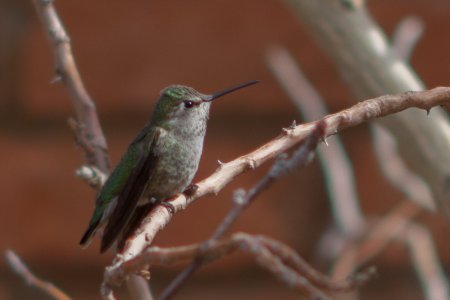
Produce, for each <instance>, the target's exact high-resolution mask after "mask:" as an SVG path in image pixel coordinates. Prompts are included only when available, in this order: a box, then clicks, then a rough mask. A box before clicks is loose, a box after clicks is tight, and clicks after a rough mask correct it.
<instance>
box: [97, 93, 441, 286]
mask: <svg viewBox="0 0 450 300" xmlns="http://www.w3.org/2000/svg"><path fill="white" fill-rule="evenodd" d="M448 102H450V88H446V87H439V88H435V89H432V90H428V91H423V92H408V93H401V94H396V95H386V96H382V97H378V98H374V99H370V100H366V101H363V102H360V103H358V104H356V105H354V106H353V107H351V108H349V109H346V110H343V111H341V112H338V113H335V114H332V115H329V116H327V117H325V118H324V119H323V121H324V122H325V123H326V132H325V136H329V135H333V134H336V133H337V132H338V131H340V130H342V129H345V128H347V127H350V126H356V125H358V124H361V123H362V122H366V121H369V120H373V119H374V118H378V117H382V116H386V115H388V114H393V113H396V112H399V111H402V110H404V109H407V108H410V107H417V108H422V109H425V110H430V109H431V108H432V107H433V106H436V105H441V104H444V103H448ZM314 124H315V122H312V123H307V124H303V125H298V126H291V127H290V128H285V129H283V132H282V134H281V135H280V136H278V137H277V138H275V139H273V140H272V141H270V142H268V143H267V144H265V145H263V146H261V147H260V148H258V149H256V150H255V151H253V152H251V153H249V154H246V155H243V156H241V157H239V158H237V159H235V160H233V161H231V162H229V163H225V164H222V165H221V166H220V167H219V168H218V169H217V170H216V172H215V173H214V174H212V175H211V176H209V177H208V178H206V179H204V180H202V181H201V182H199V183H198V184H197V187H198V188H197V190H196V191H195V192H194V193H193V194H192V195H190V196H189V197H187V196H186V195H184V194H179V195H177V196H175V197H174V198H173V199H171V200H170V202H171V204H172V206H173V208H174V213H176V212H179V211H181V210H184V209H185V208H186V207H187V206H188V205H189V204H190V203H192V202H193V201H195V200H196V199H198V198H199V197H201V196H205V195H208V194H217V193H218V192H219V191H220V190H221V189H222V188H223V187H224V186H225V185H226V184H227V183H229V182H230V181H231V180H233V179H234V178H235V177H236V176H238V175H239V174H241V173H243V172H245V171H248V170H252V169H254V168H256V167H258V166H260V165H261V164H262V163H264V162H266V161H267V160H269V159H271V158H273V157H276V156H277V155H279V154H281V153H282V152H284V151H286V150H287V149H289V148H291V147H292V146H293V145H295V144H297V143H298V142H299V141H301V140H303V139H304V138H305V137H306V136H308V135H309V134H310V133H311V131H312V130H314V128H315V125H314ZM172 216H173V215H172V214H170V213H169V211H168V210H167V209H166V208H165V207H164V206H157V207H155V208H154V209H153V210H152V211H151V212H150V213H149V214H148V216H147V217H146V218H145V219H144V220H143V222H142V224H141V225H140V227H139V228H138V230H137V231H136V232H135V234H134V236H131V237H130V238H129V240H128V241H127V243H126V245H125V247H124V251H123V252H122V253H120V254H119V255H118V256H117V257H116V260H115V264H114V265H113V266H111V267H109V268H107V270H106V271H105V280H104V287H105V285H107V283H108V279H107V278H109V274H110V273H111V272H114V269H116V268H118V267H119V266H120V265H121V264H122V263H123V261H126V260H129V259H131V258H132V257H134V256H136V255H137V254H139V253H140V252H142V251H143V249H145V248H146V247H147V246H149V245H150V244H151V242H152V241H153V239H154V237H155V236H156V234H157V233H158V232H159V231H160V230H162V229H163V228H164V227H165V225H166V224H167V223H168V222H170V220H171V218H172Z"/></svg>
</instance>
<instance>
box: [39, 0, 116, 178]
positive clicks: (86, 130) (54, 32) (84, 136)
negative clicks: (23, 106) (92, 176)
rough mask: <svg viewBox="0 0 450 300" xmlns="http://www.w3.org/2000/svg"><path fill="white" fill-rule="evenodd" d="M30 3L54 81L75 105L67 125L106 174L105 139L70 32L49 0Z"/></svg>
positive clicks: (107, 160)
mask: <svg viewBox="0 0 450 300" xmlns="http://www.w3.org/2000/svg"><path fill="white" fill-rule="evenodd" d="M33 3H34V6H35V7H36V10H37V12H38V14H39V17H40V19H41V21H42V23H43V25H44V28H45V30H46V32H47V36H48V38H49V41H50V44H51V46H52V50H53V54H54V59H55V66H56V81H62V82H64V84H65V85H66V87H67V90H68V91H69V94H70V96H71V99H72V105H73V107H74V108H75V114H76V120H74V119H70V120H69V125H70V127H71V128H72V130H73V131H74V132H75V135H76V138H77V142H78V144H79V145H80V146H81V147H82V149H83V150H84V153H85V156H86V160H87V162H88V164H90V165H94V166H96V167H97V168H98V169H100V170H101V171H102V172H104V173H107V172H109V167H110V165H109V158H108V153H107V145H106V139H105V137H104V135H103V131H102V128H101V126H100V122H99V120H98V117H97V111H96V108H95V104H94V101H92V99H91V97H90V96H89V94H88V92H87V91H86V89H85V87H84V84H83V81H82V80H81V76H80V74H79V72H78V69H77V66H76V64H75V59H74V57H73V54H72V49H71V46H70V38H69V35H68V34H67V32H66V31H65V29H64V26H63V25H62V22H61V21H60V19H59V16H58V13H57V12H56V9H55V7H54V5H53V1H52V0H33Z"/></svg>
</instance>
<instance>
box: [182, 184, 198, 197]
mask: <svg viewBox="0 0 450 300" xmlns="http://www.w3.org/2000/svg"><path fill="white" fill-rule="evenodd" d="M197 190H198V185H196V184H195V183H192V184H190V185H189V186H188V187H187V188H186V189H185V190H184V192H183V194H185V195H186V196H187V197H191V196H192V195H194V194H195V192H196V191H197Z"/></svg>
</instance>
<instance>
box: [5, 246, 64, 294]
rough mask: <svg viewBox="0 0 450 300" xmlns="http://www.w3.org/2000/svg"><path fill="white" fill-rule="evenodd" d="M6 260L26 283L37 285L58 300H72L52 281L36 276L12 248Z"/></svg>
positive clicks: (6, 254)
mask: <svg viewBox="0 0 450 300" xmlns="http://www.w3.org/2000/svg"><path fill="white" fill-rule="evenodd" d="M5 257H6V261H7V262H8V264H9V266H10V267H11V269H13V270H14V272H16V273H17V274H18V275H19V276H20V277H22V278H23V279H24V280H25V282H26V283H28V284H29V285H32V286H35V287H37V288H38V289H40V290H42V291H44V292H45V293H47V294H48V295H49V296H51V297H53V298H54V299H56V300H70V299H71V298H70V297H69V296H67V295H66V294H65V293H64V292H63V291H61V290H60V289H59V288H57V287H56V286H54V285H53V284H52V283H51V282H46V281H44V280H42V279H40V278H38V277H36V276H35V275H34V274H33V273H31V271H30V270H29V269H28V268H27V266H26V265H25V264H24V263H23V262H22V260H21V259H20V258H19V256H17V254H16V253H14V251H12V250H7V251H6V252H5Z"/></svg>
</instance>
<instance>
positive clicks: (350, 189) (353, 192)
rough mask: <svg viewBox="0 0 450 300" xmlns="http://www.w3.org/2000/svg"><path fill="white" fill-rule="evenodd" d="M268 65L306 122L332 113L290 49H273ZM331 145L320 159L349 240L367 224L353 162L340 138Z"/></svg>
mask: <svg viewBox="0 0 450 300" xmlns="http://www.w3.org/2000/svg"><path fill="white" fill-rule="evenodd" d="M266 62H267V65H268V66H269V68H270V70H271V71H272V74H273V75H274V76H275V78H276V79H277V80H278V83H279V84H280V85H281V87H283V90H284V91H285V92H286V93H287V94H288V95H289V98H290V99H291V100H292V102H293V103H294V104H295V106H297V108H298V111H299V113H300V114H301V115H302V116H303V118H304V119H305V120H306V121H311V120H315V119H319V118H322V117H323V116H325V115H326V114H327V113H328V112H327V109H326V107H325V102H324V101H323V99H322V97H321V96H320V94H319V93H318V92H317V90H316V89H315V88H314V86H313V85H312V83H311V82H310V81H309V80H308V78H306V76H305V75H304V74H303V72H302V70H301V68H300V67H299V66H298V65H297V63H296V61H295V59H294V58H293V57H292V55H291V54H290V53H289V52H288V51H287V50H286V49H284V48H282V47H280V46H277V47H272V48H271V49H270V51H268V53H267V56H266ZM329 143H330V145H331V146H330V147H327V148H324V147H321V148H318V149H317V151H318V156H319V160H320V162H321V166H322V170H323V171H324V174H325V178H326V185H327V191H328V196H329V197H330V200H331V207H332V211H333V216H334V219H335V220H336V222H337V224H338V226H339V229H340V230H341V231H342V232H343V233H344V234H345V235H346V236H347V237H348V236H352V235H355V234H357V233H358V232H359V231H361V230H362V229H363V228H364V224H365V221H364V217H363V215H362V212H361V208H360V206H359V201H358V195H357V189H356V184H355V176H354V173H353V169H352V166H351V162H350V159H349V158H348V156H347V154H346V152H345V149H344V146H343V144H342V143H341V141H340V139H339V137H337V136H336V137H333V138H332V139H331V141H329Z"/></svg>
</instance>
